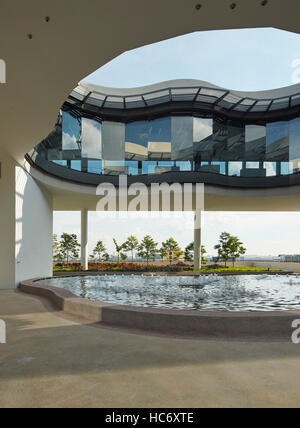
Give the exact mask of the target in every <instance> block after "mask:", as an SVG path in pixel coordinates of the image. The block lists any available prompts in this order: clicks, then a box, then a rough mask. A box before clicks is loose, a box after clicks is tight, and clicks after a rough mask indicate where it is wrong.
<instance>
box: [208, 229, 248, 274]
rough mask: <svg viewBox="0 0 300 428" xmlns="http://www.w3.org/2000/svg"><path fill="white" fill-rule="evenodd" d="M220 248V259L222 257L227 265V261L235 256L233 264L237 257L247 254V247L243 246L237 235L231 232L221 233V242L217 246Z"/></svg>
mask: <svg viewBox="0 0 300 428" xmlns="http://www.w3.org/2000/svg"><path fill="white" fill-rule="evenodd" d="M215 249H216V250H218V259H220V258H222V259H223V260H224V262H225V267H226V266H227V261H228V260H229V259H230V258H233V266H234V260H235V258H238V257H240V256H241V255H242V254H245V252H246V248H244V247H243V243H242V242H241V241H240V240H239V239H238V238H237V237H236V236H232V235H230V233H227V232H223V233H221V235H220V239H219V244H218V245H216V246H215Z"/></svg>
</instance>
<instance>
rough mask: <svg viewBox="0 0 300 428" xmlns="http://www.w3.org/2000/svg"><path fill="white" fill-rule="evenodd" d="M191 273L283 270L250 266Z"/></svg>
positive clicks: (206, 268)
mask: <svg viewBox="0 0 300 428" xmlns="http://www.w3.org/2000/svg"><path fill="white" fill-rule="evenodd" d="M190 272H281V269H267V268H259V267H248V266H234V267H233V266H228V267H227V268H226V267H220V268H216V269H211V268H209V267H203V268H202V269H201V270H198V271H192V270H191V271H190Z"/></svg>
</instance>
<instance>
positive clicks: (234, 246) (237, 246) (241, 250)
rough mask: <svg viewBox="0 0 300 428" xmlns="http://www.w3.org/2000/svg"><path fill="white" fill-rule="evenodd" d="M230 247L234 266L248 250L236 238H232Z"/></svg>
mask: <svg viewBox="0 0 300 428" xmlns="http://www.w3.org/2000/svg"><path fill="white" fill-rule="evenodd" d="M229 246H230V256H231V257H232V266H234V263H235V260H236V259H238V258H239V257H240V256H241V255H243V254H245V253H246V251H247V250H246V248H245V247H243V243H242V242H241V241H240V240H239V239H238V237H236V236H231V239H230V243H229Z"/></svg>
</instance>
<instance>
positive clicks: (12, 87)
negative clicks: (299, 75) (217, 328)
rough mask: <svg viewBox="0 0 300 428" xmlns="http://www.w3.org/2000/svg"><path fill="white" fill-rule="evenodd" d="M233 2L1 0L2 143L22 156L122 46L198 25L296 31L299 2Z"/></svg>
mask: <svg viewBox="0 0 300 428" xmlns="http://www.w3.org/2000/svg"><path fill="white" fill-rule="evenodd" d="M199 3H202V7H201V8H200V9H199V10H197V9H196V5H197V4H199ZM232 3H234V2H233V1H230V0H209V1H208V0H203V1H202V0H199V1H198V0H184V1H182V0H164V1H163V2H162V1H161V0H151V1H145V0H130V1H128V0H127V1H125V0H117V1H114V2H112V1H110V2H108V1H104V0H97V1H96V0H89V1H88V2H85V3H83V2H82V1H81V0H64V1H63V2H62V1H61V0H51V1H50V0H45V1H40V0H26V2H20V0H2V1H1V15H0V40H1V44H0V58H2V59H4V60H5V61H6V64H7V84H5V85H1V86H0V97H1V105H0V117H1V139H0V149H3V150H5V151H7V152H8V153H9V154H10V155H11V156H13V157H14V158H15V159H17V160H19V161H21V160H22V159H23V156H24V154H25V153H26V152H28V151H29V150H30V149H31V148H32V147H33V146H35V145H36V144H38V143H39V142H40V141H41V140H42V139H43V137H45V135H47V134H48V133H49V132H50V131H51V129H52V127H53V124H54V123H55V120H56V116H57V111H58V109H59V108H60V106H61V105H62V104H63V102H64V101H65V99H66V98H67V97H68V95H69V94H70V92H71V91H72V89H73V88H74V87H75V86H76V85H77V83H78V82H79V81H80V80H81V79H82V78H84V76H86V75H88V74H90V73H91V72H93V71H95V70H96V69H97V68H99V67H100V66H102V65H104V64H105V63H107V62H108V61H110V60H111V59H113V58H114V57H116V56H117V55H119V54H121V53H123V52H124V51H126V50H129V49H134V48H136V47H139V46H142V45H145V44H150V43H154V42H158V41H160V40H164V39H167V38H171V37H175V36H179V35H182V34H186V33H190V32H193V31H201V30H216V29H229V28H251V27H276V28H280V29H284V30H289V31H294V32H299V31H300V24H299V14H300V2H299V0H289V1H288V2H283V1H282V0H269V1H268V3H267V5H266V6H262V5H261V4H262V1H261V0H251V1H248V0H239V1H237V2H236V4H237V6H236V7H235V8H234V9H232V8H231V7H230V5H231V4H232ZM46 17H50V20H49V19H45V18H46ZM29 35H31V36H30V37H29Z"/></svg>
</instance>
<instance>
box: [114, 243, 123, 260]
mask: <svg viewBox="0 0 300 428" xmlns="http://www.w3.org/2000/svg"><path fill="white" fill-rule="evenodd" d="M113 241H114V244H115V247H116V252H117V254H118V263H120V258H123V257H122V255H123V256H124V254H123V253H122V250H124V248H125V243H124V244H122V245H119V244H118V243H117V241H116V240H115V239H113ZM121 253H122V255H121Z"/></svg>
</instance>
